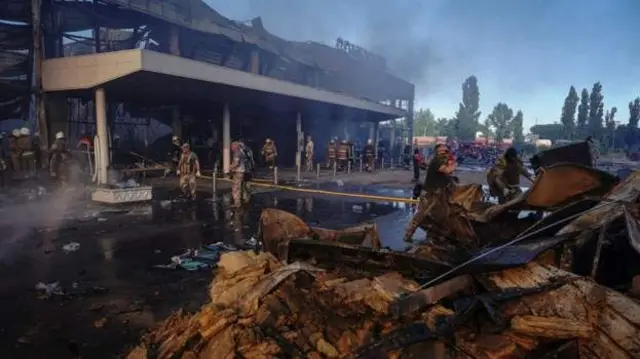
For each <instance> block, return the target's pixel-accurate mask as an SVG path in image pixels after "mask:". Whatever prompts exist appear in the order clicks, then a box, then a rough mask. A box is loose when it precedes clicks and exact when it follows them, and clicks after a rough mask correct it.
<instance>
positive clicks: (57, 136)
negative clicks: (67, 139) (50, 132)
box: [56, 131, 64, 140]
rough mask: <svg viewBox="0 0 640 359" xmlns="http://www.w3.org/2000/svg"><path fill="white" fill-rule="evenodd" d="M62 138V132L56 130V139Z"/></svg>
mask: <svg viewBox="0 0 640 359" xmlns="http://www.w3.org/2000/svg"><path fill="white" fill-rule="evenodd" d="M63 138H64V132H62V131H58V132H56V140H61V139H63Z"/></svg>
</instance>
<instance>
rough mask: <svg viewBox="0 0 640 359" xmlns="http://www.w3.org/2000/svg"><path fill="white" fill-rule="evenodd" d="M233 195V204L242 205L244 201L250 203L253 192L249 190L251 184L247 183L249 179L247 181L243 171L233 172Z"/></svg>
mask: <svg viewBox="0 0 640 359" xmlns="http://www.w3.org/2000/svg"><path fill="white" fill-rule="evenodd" d="M231 195H232V196H233V204H234V206H236V207H240V206H241V205H242V204H243V203H249V201H250V200H251V193H250V192H249V186H248V185H247V181H245V178H244V173H243V172H236V173H234V174H233V186H232V187H231Z"/></svg>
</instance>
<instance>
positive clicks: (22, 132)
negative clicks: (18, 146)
mask: <svg viewBox="0 0 640 359" xmlns="http://www.w3.org/2000/svg"><path fill="white" fill-rule="evenodd" d="M29 133H31V131H29V129H28V128H26V127H23V128H21V129H20V134H21V135H22V136H29Z"/></svg>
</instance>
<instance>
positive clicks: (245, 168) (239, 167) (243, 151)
mask: <svg viewBox="0 0 640 359" xmlns="http://www.w3.org/2000/svg"><path fill="white" fill-rule="evenodd" d="M231 151H232V153H233V161H232V163H231V168H230V170H231V172H232V175H233V186H232V188H231V194H232V196H233V204H234V206H235V207H236V208H239V207H241V206H242V204H246V203H249V201H250V200H251V193H250V192H249V187H248V186H247V182H248V181H249V180H251V177H252V176H253V167H254V164H253V155H252V154H251V150H250V149H249V148H247V147H245V145H244V144H243V143H242V141H235V142H233V143H232V144H231Z"/></svg>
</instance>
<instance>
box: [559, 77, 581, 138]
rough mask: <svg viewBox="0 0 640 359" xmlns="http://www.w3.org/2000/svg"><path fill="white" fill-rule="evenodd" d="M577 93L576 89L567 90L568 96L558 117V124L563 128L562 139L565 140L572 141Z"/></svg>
mask: <svg viewBox="0 0 640 359" xmlns="http://www.w3.org/2000/svg"><path fill="white" fill-rule="evenodd" d="M578 100H579V99H578V93H577V92H576V88H575V87H573V86H571V88H569V94H568V95H567V97H566V98H565V99H564V106H562V117H560V123H562V126H563V132H564V137H565V138H566V139H569V140H570V139H572V138H573V134H574V131H575V127H576V123H575V117H576V110H577V108H578Z"/></svg>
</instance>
